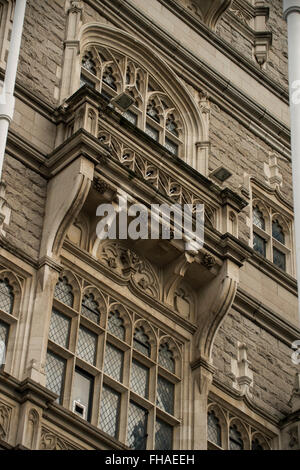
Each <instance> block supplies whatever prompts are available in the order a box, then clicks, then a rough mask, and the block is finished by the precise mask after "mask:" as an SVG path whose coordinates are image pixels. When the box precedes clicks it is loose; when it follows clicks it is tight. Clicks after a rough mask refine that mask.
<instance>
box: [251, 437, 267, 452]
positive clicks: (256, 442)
mask: <svg viewBox="0 0 300 470" xmlns="http://www.w3.org/2000/svg"><path fill="white" fill-rule="evenodd" d="M251 450H264V448H263V446H262V445H261V443H260V442H259V440H258V439H253V440H252V443H251Z"/></svg>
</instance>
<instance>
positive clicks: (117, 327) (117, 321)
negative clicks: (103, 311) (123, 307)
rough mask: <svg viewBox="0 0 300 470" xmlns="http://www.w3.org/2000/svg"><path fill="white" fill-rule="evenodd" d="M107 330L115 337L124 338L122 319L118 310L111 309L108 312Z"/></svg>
mask: <svg viewBox="0 0 300 470" xmlns="http://www.w3.org/2000/svg"><path fill="white" fill-rule="evenodd" d="M108 331H109V332H110V333H112V334H113V335H114V336H117V338H119V339H122V340H123V341H124V339H125V328H124V320H123V318H121V315H120V312H119V311H118V310H113V311H110V312H109V316H108Z"/></svg>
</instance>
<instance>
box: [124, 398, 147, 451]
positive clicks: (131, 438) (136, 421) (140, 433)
mask: <svg viewBox="0 0 300 470" xmlns="http://www.w3.org/2000/svg"><path fill="white" fill-rule="evenodd" d="M147 420H148V411H147V410H145V409H144V408H141V407H140V406H138V405H136V404H135V403H133V402H130V404H129V412H128V437H127V440H128V446H129V447H131V448H132V449H135V450H145V449H146V443H147Z"/></svg>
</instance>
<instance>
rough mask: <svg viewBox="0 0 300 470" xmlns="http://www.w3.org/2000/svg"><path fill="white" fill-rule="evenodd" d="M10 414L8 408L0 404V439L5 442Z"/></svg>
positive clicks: (10, 410)
mask: <svg viewBox="0 0 300 470" xmlns="http://www.w3.org/2000/svg"><path fill="white" fill-rule="evenodd" d="M11 413H12V409H11V407H10V406H7V405H5V404H4V403H0V439H3V440H6V438H7V436H8V432H9V426H10V418H11Z"/></svg>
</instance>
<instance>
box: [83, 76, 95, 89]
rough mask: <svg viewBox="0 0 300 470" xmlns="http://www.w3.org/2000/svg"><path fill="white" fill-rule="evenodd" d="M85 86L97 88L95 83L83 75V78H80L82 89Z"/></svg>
mask: <svg viewBox="0 0 300 470" xmlns="http://www.w3.org/2000/svg"><path fill="white" fill-rule="evenodd" d="M84 85H88V86H89V87H91V88H95V83H94V82H92V81H91V80H89V79H88V78H86V77H85V76H84V75H82V74H81V76H80V87H82V86H84Z"/></svg>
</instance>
